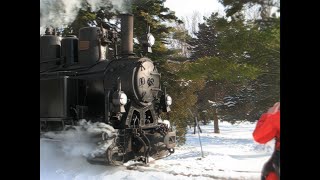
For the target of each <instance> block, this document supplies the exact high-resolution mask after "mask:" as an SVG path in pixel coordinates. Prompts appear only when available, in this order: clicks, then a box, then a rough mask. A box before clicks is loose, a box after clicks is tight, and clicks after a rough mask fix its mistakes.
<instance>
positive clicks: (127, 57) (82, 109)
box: [40, 14, 176, 165]
mask: <svg viewBox="0 0 320 180" xmlns="http://www.w3.org/2000/svg"><path fill="white" fill-rule="evenodd" d="M119 34H120V33H117V31H116V30H115V29H114V28H113V27H112V26H107V25H101V27H85V28H82V29H80V31H79V38H77V37H75V36H66V37H63V38H62V39H61V37H59V36H56V35H55V33H53V32H52V31H49V30H48V31H46V34H45V35H43V36H40V133H41V132H47V131H63V130H66V127H72V126H75V125H77V122H78V121H79V120H82V119H86V120H90V121H92V122H103V123H105V124H107V125H110V126H112V127H113V128H114V129H115V130H116V136H115V137H112V144H111V145H110V146H109V147H108V149H107V150H106V151H105V152H104V153H103V155H101V156H100V157H94V158H91V159H88V160H89V161H90V162H103V163H105V164H111V165H118V164H122V163H124V162H127V161H128V160H132V159H140V160H142V161H144V162H147V160H148V157H153V158H154V159H158V158H161V157H164V156H166V155H169V154H171V153H173V152H174V147H175V139H176V133H175V131H173V130H172V127H170V126H169V125H168V124H167V123H164V122H163V121H162V120H161V118H160V114H161V113H163V112H169V111H170V107H169V106H170V105H171V103H172V99H171V97H170V96H169V95H168V94H166V92H165V91H163V90H161V85H160V74H159V72H158V70H157V68H156V66H155V65H154V63H153V62H152V61H151V60H150V59H148V58H147V57H137V56H136V55H135V54H134V53H133V15H130V14H122V15H121V34H120V35H119ZM119 36H121V38H120V39H121V53H119V54H118V53H117V45H116V44H117V39H118V37H119ZM147 37H150V34H147V35H146V39H147ZM111 45H113V49H114V52H115V53H114V58H112V60H110V58H107V55H108V49H109V46H111ZM144 48H145V49H146V50H148V49H149V50H150V43H148V42H145V43H144ZM102 139H103V138H102ZM109 139H110V138H109Z"/></svg>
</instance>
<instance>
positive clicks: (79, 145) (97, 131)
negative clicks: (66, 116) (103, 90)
mask: <svg viewBox="0 0 320 180" xmlns="http://www.w3.org/2000/svg"><path fill="white" fill-rule="evenodd" d="M116 133H117V132H116V130H115V129H114V128H113V127H112V126H110V125H107V124H105V123H101V122H96V123H91V122H87V121H86V120H81V121H80V122H79V126H75V129H71V130H68V131H62V132H57V133H56V132H47V133H45V134H44V135H43V136H44V137H46V138H50V139H52V141H53V142H57V144H59V146H60V149H61V150H62V152H63V153H64V155H65V156H69V157H72V156H73V157H75V156H84V157H92V158H93V157H95V156H97V155H101V154H103V153H105V151H106V150H107V149H108V147H109V146H110V145H111V144H112V142H113V139H114V137H116ZM102 136H103V137H104V139H105V140H104V141H101V140H102ZM40 141H44V139H41V138H40ZM96 143H99V145H98V146H97V144H96ZM40 147H41V146H40Z"/></svg>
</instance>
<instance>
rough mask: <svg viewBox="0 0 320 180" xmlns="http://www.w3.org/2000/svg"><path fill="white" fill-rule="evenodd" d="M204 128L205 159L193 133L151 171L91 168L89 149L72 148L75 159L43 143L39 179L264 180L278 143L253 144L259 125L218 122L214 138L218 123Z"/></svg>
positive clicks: (152, 164) (153, 164)
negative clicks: (264, 169) (266, 165)
mask: <svg viewBox="0 0 320 180" xmlns="http://www.w3.org/2000/svg"><path fill="white" fill-rule="evenodd" d="M200 127H201V130H202V133H200V138H201V144H202V149H203V153H204V157H201V148H200V142H199V135H198V133H196V134H193V128H191V129H189V130H188V133H187V135H186V143H185V144H184V145H182V146H179V147H176V149H175V153H174V154H172V155H171V156H169V157H166V158H164V159H160V160H150V162H149V164H148V165H147V166H137V167H136V168H135V169H133V170H129V169H127V166H129V165H130V164H132V163H133V162H132V161H129V162H127V163H125V164H124V165H123V166H102V165H91V164H89V163H88V162H87V161H86V159H85V157H84V156H83V153H84V152H83V151H81V150H82V149H83V150H87V149H86V148H83V147H85V146H84V145H77V146H73V147H72V148H69V150H70V151H72V156H70V152H67V151H66V149H65V148H63V147H65V143H63V144H64V145H61V143H59V142H51V141H46V140H44V139H41V138H40V179H41V180H53V179H62V180H63V179H65V180H69V179H70V180H71V179H72V180H91V179H92V180H107V179H113V180H116V179H122V180H136V179H139V180H149V179H152V180H171V179H178V180H179V179H181V180H182V179H197V180H198V179H201V180H205V179H253V180H258V179H260V171H261V169H262V166H263V164H264V163H265V162H266V161H267V160H268V159H269V157H270V156H271V154H272V151H273V148H274V141H273V140H272V141H270V142H269V143H267V144H266V145H261V144H258V143H256V142H254V140H253V138H252V132H253V129H254V127H255V123H249V122H245V123H239V124H234V125H232V124H230V123H227V122H219V128H220V134H215V133H213V123H210V124H208V125H201V126H200ZM69 145H70V143H69ZM82 146H83V147H82ZM69 147H70V146H69ZM74 149H78V151H74ZM75 152H77V153H75Z"/></svg>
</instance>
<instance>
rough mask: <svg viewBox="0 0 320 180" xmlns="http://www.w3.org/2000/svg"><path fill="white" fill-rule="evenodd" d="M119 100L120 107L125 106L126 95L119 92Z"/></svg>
mask: <svg viewBox="0 0 320 180" xmlns="http://www.w3.org/2000/svg"><path fill="white" fill-rule="evenodd" d="M119 100H120V104H121V105H126V104H127V102H128V98H127V95H126V94H125V93H123V92H121V93H120V94H119Z"/></svg>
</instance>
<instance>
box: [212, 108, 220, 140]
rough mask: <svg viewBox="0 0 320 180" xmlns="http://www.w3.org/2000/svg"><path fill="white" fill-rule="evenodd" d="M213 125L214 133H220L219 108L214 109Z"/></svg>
mask: <svg viewBox="0 0 320 180" xmlns="http://www.w3.org/2000/svg"><path fill="white" fill-rule="evenodd" d="M213 127H214V133H217V134H219V133H220V129H219V121H218V114H217V109H214V113H213Z"/></svg>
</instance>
